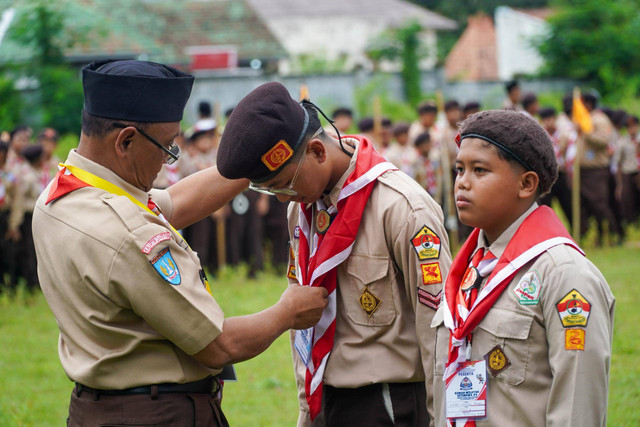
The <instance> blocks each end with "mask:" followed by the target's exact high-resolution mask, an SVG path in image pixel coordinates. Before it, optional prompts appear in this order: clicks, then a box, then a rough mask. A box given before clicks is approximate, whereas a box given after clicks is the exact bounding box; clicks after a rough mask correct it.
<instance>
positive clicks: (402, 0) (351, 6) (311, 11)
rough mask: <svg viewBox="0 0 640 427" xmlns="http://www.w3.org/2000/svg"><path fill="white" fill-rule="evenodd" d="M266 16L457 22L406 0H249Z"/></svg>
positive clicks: (448, 25)
mask: <svg viewBox="0 0 640 427" xmlns="http://www.w3.org/2000/svg"><path fill="white" fill-rule="evenodd" d="M246 1H247V3H249V4H250V5H251V6H252V7H253V8H254V9H255V11H256V12H257V13H258V14H260V16H262V17H264V18H265V19H285V18H292V17H309V18H331V17H337V16H341V17H349V16H352V17H357V18H359V19H363V18H364V19H376V20H382V21H383V22H384V23H385V24H386V25H387V26H391V27H397V26H401V25H403V24H405V23H406V22H407V21H410V20H417V21H418V22H419V23H420V24H421V25H422V26H423V27H425V28H431V29H434V30H453V29H455V28H456V27H457V24H456V22H455V21H453V20H451V19H448V18H445V17H444V16H442V15H439V14H437V13H435V12H432V11H430V10H428V9H425V8H423V7H420V6H418V5H415V4H413V3H410V2H408V1H406V0H322V1H318V0H246Z"/></svg>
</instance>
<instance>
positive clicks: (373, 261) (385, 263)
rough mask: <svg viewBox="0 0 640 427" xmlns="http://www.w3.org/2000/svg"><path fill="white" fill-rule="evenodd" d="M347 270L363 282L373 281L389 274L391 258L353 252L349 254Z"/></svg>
mask: <svg viewBox="0 0 640 427" xmlns="http://www.w3.org/2000/svg"><path fill="white" fill-rule="evenodd" d="M346 271H347V274H349V275H350V276H353V277H355V278H356V279H358V280H359V281H360V282H361V283H362V284H365V285H366V284H368V283H373V282H375V281H377V280H380V279H383V278H385V277H387V276H388V274H389V258H386V257H374V256H371V255H353V254H352V255H350V256H349V262H348V263H347V268H346Z"/></svg>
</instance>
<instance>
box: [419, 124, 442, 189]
mask: <svg viewBox="0 0 640 427" xmlns="http://www.w3.org/2000/svg"><path fill="white" fill-rule="evenodd" d="M414 145H415V147H416V151H417V152H418V167H417V169H416V181H417V182H418V184H420V185H421V186H422V188H424V189H425V190H427V193H429V195H430V196H431V197H433V198H434V199H436V200H438V198H439V195H438V191H439V188H440V187H439V184H438V173H437V172H438V168H439V167H440V163H439V159H437V158H434V157H433V155H432V151H431V147H432V146H433V143H432V142H431V136H430V135H429V132H424V133H421V134H420V135H418V137H417V138H416V142H415V143H414Z"/></svg>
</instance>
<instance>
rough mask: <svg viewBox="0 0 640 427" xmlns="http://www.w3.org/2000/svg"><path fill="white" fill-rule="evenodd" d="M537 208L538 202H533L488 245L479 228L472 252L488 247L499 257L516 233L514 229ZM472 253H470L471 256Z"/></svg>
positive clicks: (516, 229) (482, 231)
mask: <svg viewBox="0 0 640 427" xmlns="http://www.w3.org/2000/svg"><path fill="white" fill-rule="evenodd" d="M537 208H538V203H537V202H535V203H534V204H532V205H531V206H530V207H529V209H527V210H526V211H525V212H524V213H523V214H522V215H520V217H518V219H516V220H515V221H513V222H512V223H511V225H510V226H509V227H507V229H506V230H504V231H503V232H502V234H501V235H500V237H498V238H497V239H496V241H495V242H493V243H492V244H491V245H489V246H487V236H486V235H485V234H484V230H480V234H479V235H478V244H477V246H476V249H475V250H474V251H473V254H475V253H476V251H478V249H480V248H483V249H485V250H486V249H489V250H490V251H491V253H492V254H494V255H495V256H496V258H498V259H500V257H501V256H502V254H503V253H504V250H505V249H506V248H507V245H508V244H509V241H510V240H511V238H512V237H513V236H514V235H515V234H516V231H518V228H520V226H521V225H522V223H523V222H524V220H525V219H526V218H527V217H528V216H529V215H531V213H532V212H533V211H535V210H536V209H537ZM473 254H472V255H471V256H472V257H473Z"/></svg>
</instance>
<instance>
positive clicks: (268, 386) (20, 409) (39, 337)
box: [0, 229, 640, 427]
mask: <svg viewBox="0 0 640 427" xmlns="http://www.w3.org/2000/svg"><path fill="white" fill-rule="evenodd" d="M586 251H587V255H588V257H589V258H590V259H591V260H592V261H593V262H594V263H595V264H596V265H597V266H598V267H599V268H600V270H601V271H602V272H603V274H604V276H605V277H606V278H607V280H608V281H609V284H610V286H611V288H612V290H613V293H614V295H615V296H616V319H615V333H614V342H613V359H612V363H611V384H610V393H609V425H611V426H636V425H640V405H638V402H640V387H638V384H640V363H639V362H640V357H638V356H637V355H638V354H640V339H638V338H639V337H640V334H639V333H638V332H637V331H638V329H637V328H638V326H637V325H639V324H640V310H637V309H636V306H637V304H636V294H637V292H636V291H637V278H638V276H639V275H640V267H639V264H638V260H639V259H640V230H637V229H636V230H633V233H632V235H631V236H630V239H629V241H628V242H627V243H626V244H625V246H624V247H617V248H603V249H598V248H593V247H591V246H590V242H589V241H587V246H586ZM245 273H246V271H245V270H244V269H242V268H240V269H226V270H224V271H222V272H221V273H220V275H219V276H218V277H217V278H214V279H213V280H212V281H211V282H212V283H213V292H214V294H215V295H216V299H217V300H218V302H219V303H220V305H221V306H222V308H223V309H224V310H225V314H226V315H227V316H235V315H241V314H247V313H252V312H255V311H258V310H261V309H263V308H266V307H267V306H269V305H271V304H273V303H275V302H276V301H277V300H278V298H279V297H280V294H281V293H282V290H283V288H284V286H285V280H284V276H283V275H282V274H281V275H277V274H275V273H273V272H269V273H262V274H260V275H258V277H257V278H256V279H251V280H249V279H246V274H245ZM57 336H58V331H57V327H56V323H55V320H54V318H53V316H52V314H51V311H50V310H49V308H48V307H47V304H46V302H45V300H44V298H43V297H42V295H41V294H40V293H36V294H34V295H28V294H25V293H24V291H22V290H20V291H18V293H17V294H15V295H11V296H7V295H6V294H3V295H1V296H0V350H1V353H0V373H1V375H0V426H38V427H40V426H60V425H64V422H65V419H66V416H67V408H68V403H69V393H70V391H71V388H72V384H71V382H70V381H69V380H68V379H67V377H66V376H65V374H64V372H63V370H62V367H61V366H60V363H59V361H58V355H57ZM236 371H237V373H238V377H239V382H237V383H227V385H226V386H225V394H224V399H223V408H224V411H225V414H226V415H227V418H228V419H229V422H230V423H231V425H232V426H292V425H295V422H296V419H297V413H298V406H297V405H298V404H297V395H296V389H295V384H294V382H293V374H292V368H291V354H290V350H289V338H288V335H286V334H285V335H283V336H282V337H280V338H279V339H278V340H277V341H276V342H275V343H274V344H273V345H272V346H271V347H270V348H269V349H268V350H267V351H266V352H265V353H264V354H262V355H260V356H259V357H257V358H256V359H253V360H251V361H248V362H244V363H242V364H239V365H237V366H236Z"/></svg>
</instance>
